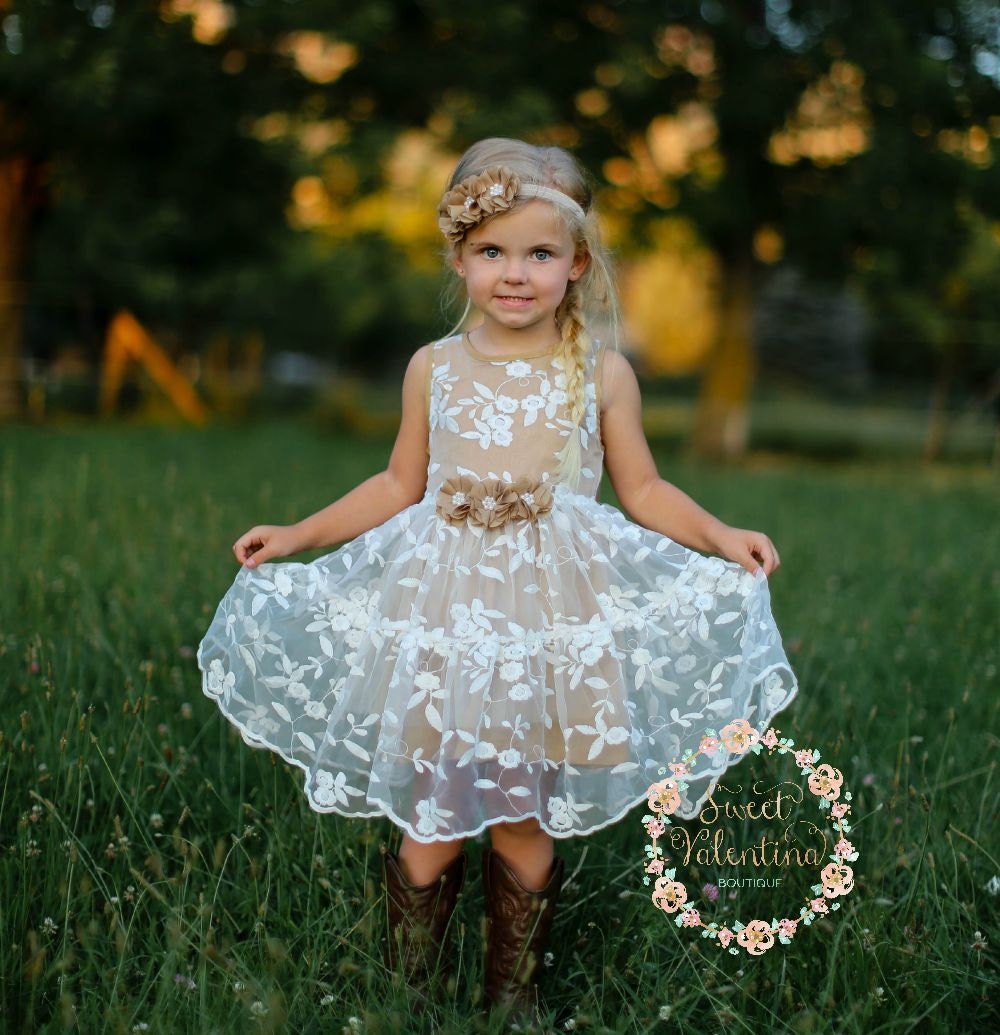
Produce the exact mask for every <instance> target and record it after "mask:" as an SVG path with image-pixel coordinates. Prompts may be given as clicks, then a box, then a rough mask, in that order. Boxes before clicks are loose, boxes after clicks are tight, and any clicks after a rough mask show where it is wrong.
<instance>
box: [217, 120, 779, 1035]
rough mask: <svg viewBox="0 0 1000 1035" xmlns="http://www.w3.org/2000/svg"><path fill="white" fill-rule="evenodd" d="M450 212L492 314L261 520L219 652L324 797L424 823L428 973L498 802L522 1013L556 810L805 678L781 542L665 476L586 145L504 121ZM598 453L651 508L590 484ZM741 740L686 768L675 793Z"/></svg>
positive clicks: (588, 812) (245, 709)
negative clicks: (787, 625)
mask: <svg viewBox="0 0 1000 1035" xmlns="http://www.w3.org/2000/svg"><path fill="white" fill-rule="evenodd" d="M439 225H440V228H441V230H442V232H443V233H444V235H445V237H446V239H447V242H448V248H449V252H448V254H449V261H450V264H451V266H452V267H453V268H454V270H455V272H456V273H457V274H458V276H459V277H461V278H462V279H463V280H464V282H465V288H466V290H467V293H468V303H469V304H468V306H467V308H466V315H467V314H468V312H469V308H470V307H471V308H472V309H474V310H475V311H476V312H477V313H478V314H479V317H480V321H479V322H478V323H477V324H476V325H475V326H474V327H473V328H472V330H470V331H468V332H466V333H453V334H451V335H450V336H448V337H446V338H444V339H442V340H440V341H436V342H434V343H432V344H430V345H425V346H423V347H422V348H420V349H418V350H417V352H416V353H415V354H414V355H413V358H412V359H411V360H410V363H409V366H408V368H407V371H406V375H405V379H404V381H403V409H402V418H401V424H400V429H399V435H398V438H397V440H396V444H395V446H394V448H393V451H392V455H391V457H390V459H389V464H388V467H387V468H386V470H385V471H382V472H380V473H379V474H376V475H375V476H374V477H372V478H369V479H368V480H367V481H366V482H363V483H362V484H361V485H359V486H358V487H357V488H356V489H354V490H353V491H351V492H349V493H348V494H347V495H346V496H344V497H343V498H341V499H339V500H337V501H336V502H334V503H332V504H330V505H329V506H328V507H326V508H325V509H323V510H321V511H319V512H318V513H316V514H313V515H312V516H310V517H307V518H305V519H304V520H303V521H300V522H299V523H297V524H294V525H289V526H278V525H257V526H255V527H254V528H251V529H250V530H249V531H248V532H246V533H245V534H244V535H242V536H240V538H239V539H238V540H237V541H236V543H235V544H234V545H233V551H234V553H235V554H236V558H237V560H238V561H239V562H240V563H241V564H242V566H243V567H242V569H241V571H240V572H239V574H238V575H237V577H236V581H235V583H234V584H233V586H232V588H231V589H230V590H229V592H228V593H227V594H226V596H225V598H224V599H223V601H222V603H221V604H220V606H219V609H218V612H217V614H216V616H215V619H214V621H213V623H212V625H211V628H210V629H209V631H208V633H207V634H206V636H205V639H204V641H203V642H202V644H201V646H200V648H199V664H200V666H201V669H202V671H203V673H204V690H205V692H206V693H207V694H208V695H209V696H211V697H213V698H215V700H216V701H217V702H218V704H219V707H220V708H221V709H222V711H223V713H224V714H225V716H226V717H227V718H228V719H229V720H230V721H231V722H233V723H234V724H235V725H236V726H237V727H238V728H239V730H240V731H241V733H242V734H243V737H244V739H245V740H246V741H247V742H248V743H249V744H251V745H254V746H262V747H267V748H269V749H271V750H272V751H276V752H278V753H279V754H280V755H281V756H282V757H283V758H284V759H286V760H287V761H289V762H291V763H293V764H294V765H297V766H299V767H301V768H302V769H303V770H304V771H305V773H306V783H305V792H306V795H307V797H308V800H309V804H310V805H311V806H312V808H313V809H315V810H317V811H319V812H336V813H339V814H340V815H343V816H353V817H361V818H363V817H369V816H383V815H384V816H388V817H389V818H390V819H391V820H392V822H393V823H395V824H396V825H398V826H399V827H401V828H402V829H403V831H404V833H403V836H402V843H401V847H400V850H399V855H398V857H394V856H392V855H384V862H383V865H384V875H385V882H386V889H387V892H388V894H387V907H388V912H389V935H390V936H389V939H388V944H387V948H386V956H385V958H386V962H387V963H389V964H390V965H391V964H392V963H393V962H394V961H395V959H396V958H397V954H398V956H399V957H401V958H402V962H403V966H404V971H405V973H406V975H407V977H408V979H409V980H410V981H411V983H413V984H415V985H418V986H423V985H424V984H425V983H426V981H427V979H428V976H429V970H430V968H431V966H432V964H433V962H434V958H435V957H436V956H437V955H438V954H439V953H440V951H441V948H442V938H443V935H444V930H445V926H446V925H447V922H448V919H449V916H450V914H451V911H452V909H453V907H454V904H455V896H456V895H457V893H458V890H459V888H460V887H461V885H462V882H463V880H464V877H465V872H466V856H465V853H464V851H463V850H462V846H463V842H464V841H465V839H466V838H469V837H475V836H476V835H478V834H480V833H481V832H482V831H484V830H486V829H488V830H489V835H490V840H491V843H492V848H487V849H486V850H485V851H484V853H483V880H484V888H485V891H486V895H487V905H488V923H487V931H488V943H487V950H486V991H487V993H488V995H489V997H490V998H491V999H492V1000H493V1002H495V1003H498V1004H502V1005H505V1006H508V1007H512V1008H513V1009H514V1010H515V1011H516V1016H518V1017H519V1018H520V1019H524V1018H525V1017H526V1015H527V1013H528V1011H529V1010H530V1005H531V1003H532V1002H533V1001H534V1000H535V996H536V993H537V988H536V985H535V982H536V980H537V966H538V963H539V961H540V960H541V958H542V955H543V949H544V945H545V941H546V937H547V933H548V930H549V926H550V924H551V922H552V917H553V911H554V908H555V905H556V901H557V898H558V895H559V890H560V887H561V883H562V876H563V860H562V858H561V857H556V856H555V855H554V852H553V839H555V838H567V837H573V836H580V835H587V834H592V833H594V832H595V831H598V830H601V829H603V828H604V827H606V826H608V825H609V824H611V823H614V822H616V821H618V820H619V819H621V818H622V817H623V816H624V815H625V814H626V813H628V812H629V811H630V810H631V809H633V808H634V807H635V806H636V805H642V804H644V803H645V801H646V797H647V790H648V788H649V786H650V784H651V783H653V782H655V781H656V780H658V779H659V777H658V769H659V768H660V767H662V766H665V765H667V763H669V762H670V761H673V760H678V759H680V757H681V756H682V754H683V753H684V751H685V749H688V748H691V749H692V750H694V749H697V748H698V746H699V743H700V741H701V738H702V735H703V732H704V730H705V729H706V728H707V727H712V728H715V729H718V728H719V727H721V726H722V725H724V724H725V723H726V722H727V721H729V720H731V719H735V718H746V719H748V720H749V721H750V722H751V723H753V724H755V725H756V726H757V727H758V728H759V729H760V730H764V729H765V728H766V726H767V725H768V724H769V723H770V722H771V720H772V718H773V716H774V715H775V713H776V712H778V711H779V710H781V709H782V708H784V707H785V706H787V705H788V704H789V703H790V702H791V700H792V699H793V697H794V696H795V694H796V692H797V685H796V681H795V677H794V675H793V674H792V672H791V670H790V668H789V666H788V662H787V659H786V657H785V654H784V652H783V650H782V647H781V641H780V638H779V635H778V631H777V629H776V628H775V625H774V621H773V619H772V617H771V611H770V603H769V596H768V588H767V580H766V576H768V575H770V574H771V573H772V572H773V571H774V570H775V569H776V568H777V567H778V564H779V558H778V553H777V551H776V550H775V548H774V546H773V544H772V543H771V541H770V539H768V537H767V536H766V535H764V534H762V533H760V532H753V531H748V530H746V529H740V528H732V527H730V526H728V525H725V524H723V523H722V522H721V521H719V520H718V519H717V518H715V517H713V516H712V515H711V514H709V513H707V512H706V511H705V510H703V509H702V508H701V507H699V506H698V505H697V504H696V503H694V501H693V500H691V499H690V498H689V497H688V496H686V495H685V494H684V493H683V492H681V491H680V490H679V489H677V488H675V487H674V486H673V485H671V484H669V483H668V482H666V481H664V480H662V479H661V478H660V477H659V476H658V475H657V471H656V467H655V464H654V461H653V458H652V456H651V455H650V451H649V447H648V445H647V443H646V440H645V438H644V435H643V431H642V424H641V419H640V403H639V389H638V387H637V384H636V379H635V375H634V374H633V372H632V368H631V367H630V365H629V363H628V362H627V360H626V359H625V358H624V357H623V356H622V355H621V354H620V353H619V352H618V351H616V350H615V349H608V348H605V347H604V345H603V344H600V343H599V342H597V341H595V340H594V339H593V338H592V337H591V335H590V333H589V332H588V327H590V326H591V325H592V321H593V316H594V313H595V311H597V310H600V309H603V311H604V312H605V313H606V314H610V316H611V320H610V323H611V326H616V320H615V319H614V315H615V313H616V306H615V301H614V299H615V296H614V290H613V285H612V283H611V279H610V276H609V270H608V263H607V260H606V256H605V252H604V250H603V248H602V245H601V243H600V240H599V235H598V226H597V220H596V216H595V213H594V212H593V210H592V208H591V192H590V190H589V188H588V186H587V183H586V180H585V177H584V175H583V174H582V172H581V170H580V168H579V167H578V166H577V164H576V162H575V161H574V159H573V158H572V157H571V156H570V155H569V154H567V153H566V152H565V151H562V150H560V149H558V148H539V147H534V146H531V145H529V144H525V143H522V142H520V141H516V140H506V139H489V140H483V141H481V142H479V143H478V144H476V145H474V146H473V147H471V148H470V149H469V150H468V151H467V152H466V154H465V155H464V156H463V157H462V159H461V161H460V162H459V164H458V167H457V168H456V170H455V172H454V175H453V177H452V180H451V183H450V186H449V189H448V190H447V192H446V193H445V195H444V197H443V198H442V201H441V204H440V207H439ZM464 320H465V317H463V322H464ZM460 325H461V324H460ZM603 469H606V470H607V472H608V475H609V477H610V479H611V483H612V485H613V486H614V489H615V492H616V493H617V495H618V498H619V499H620V500H621V503H622V505H623V506H624V508H625V509H626V511H627V512H628V514H629V515H630V516H631V518H632V521H630V520H628V519H626V518H625V517H624V516H623V514H622V513H621V512H620V511H618V510H616V509H614V508H612V507H610V506H607V505H603V504H600V503H598V502H596V499H595V497H596V495H597V490H598V486H599V483H600V480H601V476H602V470H603ZM345 541H346V542H345ZM341 542H344V543H345V545H343V546H342V547H341V548H340V549H339V550H336V551H334V552H332V553H328V554H327V555H325V556H323V557H320V558H319V559H318V560H315V561H313V562H311V563H309V564H297V563H285V564H275V563H270V562H272V561H273V559H275V558H279V557H286V556H288V555H290V554H295V553H298V552H300V551H302V550H307V549H312V548H316V547H325V546H330V545H333V544H335V543H341ZM696 551H697V552H696ZM703 553H712V554H718V555H719V557H706V556H704V555H703ZM720 558H725V560H722V559H720ZM734 761H736V759H730V758H728V757H727V755H726V753H725V752H724V751H720V752H719V753H718V755H717V756H715V758H714V761H713V764H712V766H711V767H710V768H707V769H706V770H704V771H703V772H701V773H699V774H698V775H697V776H696V777H694V778H691V779H690V786H689V788H688V790H687V792H686V793H685V796H684V798H683V799H682V804H681V806H680V808H679V809H678V810H677V815H679V816H681V817H682V818H685V819H688V818H691V817H693V816H695V815H696V814H697V812H698V810H699V808H700V806H701V804H702V803H703V802H704V801H705V799H706V798H707V796H708V795H709V794H710V793H711V791H712V790H713V789H714V787H715V785H716V783H717V782H718V779H719V777H720V776H721V775H722V773H723V772H725V770H726V768H727V765H729V764H733V762H734ZM443 969H444V970H445V973H447V970H448V969H449V968H448V967H447V965H446V964H445V966H444V968H443Z"/></svg>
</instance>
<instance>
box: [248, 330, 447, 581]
mask: <svg viewBox="0 0 1000 1035" xmlns="http://www.w3.org/2000/svg"><path fill="white" fill-rule="evenodd" d="M430 361H431V359H430V346H429V345H424V346H423V347H421V348H420V349H418V350H417V351H416V352H415V353H414V354H413V357H412V358H411V360H410V363H409V365H408V366H407V368H406V376H405V377H404V378H403V412H402V417H401V419H400V423H399V433H398V435H397V436H396V444H395V445H394V446H393V449H392V455H391V456H390V457H389V464H388V466H387V468H386V469H385V470H384V471H380V472H379V473H378V474H376V475H373V476H372V477H371V478H369V479H368V480H367V481H364V482H362V483H361V484H360V485H359V486H358V487H357V488H356V489H352V490H351V491H350V492H349V493H347V495H346V496H342V497H341V498H340V499H339V500H336V501H335V502H334V503H331V504H330V505H329V506H328V507H324V508H323V510H320V511H317V512H316V513H315V514H311V515H310V516H309V517H307V518H304V519H303V520H302V521H299V522H298V523H296V524H294V525H255V526H254V527H253V528H251V529H250V531H249V532H246V533H244V534H243V535H242V536H240V538H239V539H237V540H236V542H235V543H234V544H233V553H234V554H235V555H236V559H237V560H238V561H239V562H240V564H245V565H246V566H247V567H248V568H255V567H256V566H257V565H258V564H262V563H263V562H264V561H268V560H271V558H273V557H287V556H289V555H290V554H294V553H300V552H301V551H302V550H312V549H316V548H320V547H324V546H332V545H333V544H334V543H340V542H344V541H345V540H348V539H354V538H356V537H357V536H359V535H361V534H362V533H363V532H367V531H368V530H369V529H371V528H374V527H375V526H376V525H381V524H382V523H383V522H385V521H388V520H389V518H391V517H392V516H393V515H394V514H398V513H399V512H400V511H401V510H404V509H405V508H406V507H408V506H410V505H411V504H413V503H416V502H417V501H418V500H419V499H420V498H421V497H422V496H423V494H424V491H425V489H426V487H427V437H428V433H429V429H428V424H427V406H426V401H427V400H426V387H425V386H426V384H427V375H428V364H429V363H430Z"/></svg>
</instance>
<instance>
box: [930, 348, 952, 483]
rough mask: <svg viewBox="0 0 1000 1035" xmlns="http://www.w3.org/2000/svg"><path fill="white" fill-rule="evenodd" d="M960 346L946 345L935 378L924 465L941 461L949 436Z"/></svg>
mask: <svg viewBox="0 0 1000 1035" xmlns="http://www.w3.org/2000/svg"><path fill="white" fill-rule="evenodd" d="M957 352H958V346H957V345H956V344H955V343H954V342H952V341H950V340H949V341H946V342H945V343H944V355H943V356H942V357H941V362H940V364H939V366H938V370H937V375H936V377H935V378H934V390H933V392H932V393H931V405H930V413H929V414H928V417H927V434H926V435H925V436H924V463H928V464H929V463H934V461H936V460H940V459H941V453H942V452H943V450H944V443H945V439H946V438H947V436H948V425H949V424H950V423H951V413H950V411H949V403H950V402H951V387H952V384H953V383H954V381H955V369H956V367H957V366H958V356H957Z"/></svg>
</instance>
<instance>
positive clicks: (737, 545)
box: [601, 349, 781, 575]
mask: <svg viewBox="0 0 1000 1035" xmlns="http://www.w3.org/2000/svg"><path fill="white" fill-rule="evenodd" d="M601 399H602V405H601V439H602V441H603V442H604V464H605V468H606V469H607V472H608V476H609V477H610V479H611V484H612V485H613V486H614V490H615V492H616V493H617V494H618V499H619V500H621V503H622V506H623V507H624V508H625V509H626V510H627V511H628V513H629V514H630V515H631V516H632V518H633V519H634V520H635V521H636V522H637V523H638V524H640V525H643V526H644V527H645V528H649V529H651V530H652V531H654V532H659V533H660V535H665V536H668V537H669V538H670V539H673V540H674V542H677V543H680V544H681V545H682V546H687V547H688V548H690V549H692V550H698V551H699V552H702V553H716V554H720V555H721V556H723V557H725V558H727V559H728V560H730V561H736V562H737V563H738V564H742V565H743V567H744V568H746V569H747V571H749V572H756V571H757V569H758V568H761V567H763V569H764V574H765V575H770V574H771V572H773V571H774V570H775V569H776V568H777V567H778V565H779V564H780V563H781V560H780V558H779V557H778V551H777V550H776V549H775V548H774V544H773V543H772V542H771V540H770V539H768V537H767V536H766V535H764V533H763V532H752V531H750V530H749V529H745V528H733V527H732V526H730V525H726V524H724V523H723V522H721V521H720V520H719V519H718V518H717V517H714V516H713V515H711V514H710V513H709V512H708V511H707V510H704V509H702V508H701V507H699V506H698V504H697V503H695V501H694V500H693V499H691V497H690V496H688V495H686V494H685V493H683V492H681V490H680V489H678V488H677V487H676V486H674V485H671V484H670V483H669V482H667V481H664V480H663V479H662V478H661V477H660V476H659V474H658V473H657V470H656V462H655V461H654V460H653V456H652V453H650V451H649V443H647V441H646V435H645V433H644V432H643V430H642V408H641V400H640V398H639V383H638V382H637V381H636V377H635V373H634V372H633V370H632V366H631V364H630V363H629V362H628V360H627V359H626V358H625V357H624V356H623V355H621V353H619V352H616V351H614V350H612V349H607V350H606V351H605V355H604V360H603V363H602V371H601Z"/></svg>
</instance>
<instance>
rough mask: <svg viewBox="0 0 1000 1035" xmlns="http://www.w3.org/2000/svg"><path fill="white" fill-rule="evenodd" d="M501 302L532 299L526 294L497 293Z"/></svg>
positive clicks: (528, 300)
mask: <svg viewBox="0 0 1000 1035" xmlns="http://www.w3.org/2000/svg"><path fill="white" fill-rule="evenodd" d="M497 298H498V299H499V300H500V301H501V302H530V301H531V299H530V298H529V297H527V296H525V295H497Z"/></svg>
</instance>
